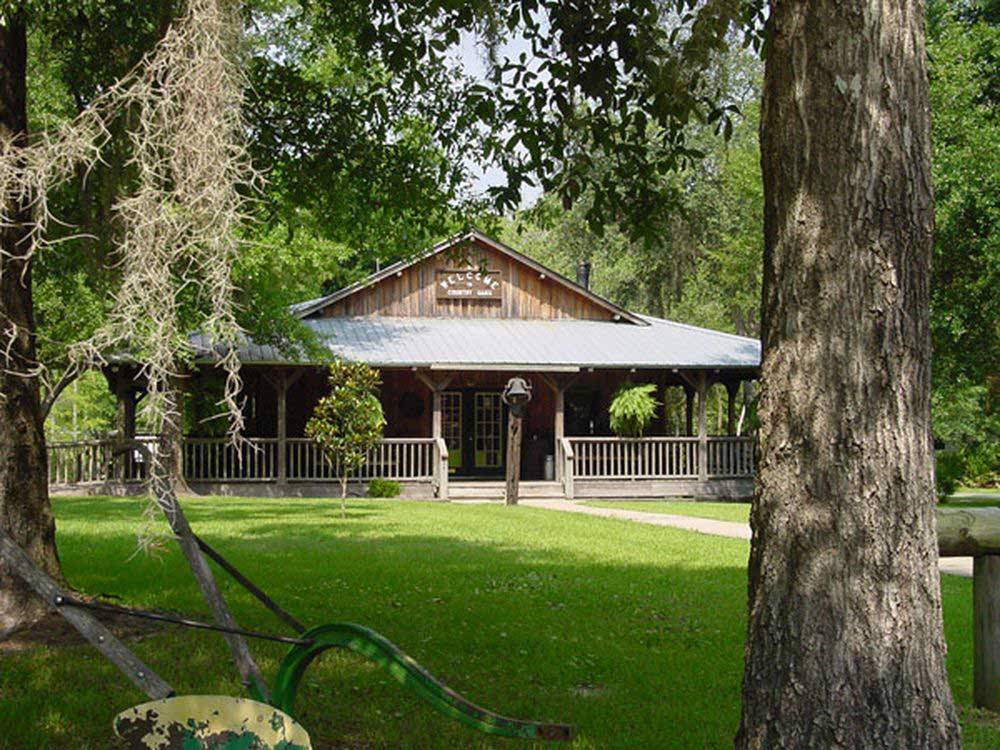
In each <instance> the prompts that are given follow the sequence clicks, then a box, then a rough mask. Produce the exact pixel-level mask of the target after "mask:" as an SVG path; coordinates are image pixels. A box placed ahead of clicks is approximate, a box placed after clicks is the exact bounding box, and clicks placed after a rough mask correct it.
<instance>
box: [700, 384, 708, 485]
mask: <svg viewBox="0 0 1000 750" xmlns="http://www.w3.org/2000/svg"><path fill="white" fill-rule="evenodd" d="M707 401H708V378H706V377H705V373H704V372H702V373H700V374H699V376H698V481H699V482H707V481H708V419H707V415H706V409H707V406H708V404H707Z"/></svg>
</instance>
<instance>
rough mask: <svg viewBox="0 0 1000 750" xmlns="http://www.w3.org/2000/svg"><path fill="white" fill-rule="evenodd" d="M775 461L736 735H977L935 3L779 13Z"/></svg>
mask: <svg viewBox="0 0 1000 750" xmlns="http://www.w3.org/2000/svg"><path fill="white" fill-rule="evenodd" d="M768 26H769V28H768V41H767V44H768V47H767V49H768V53H767V60H766V67H765V82H764V105H763V116H762V123H761V154H762V165H763V175H764V191H765V257H764V266H765V267H764V294H763V304H762V316H763V319H762V337H763V344H764V358H763V377H762V388H761V398H760V419H761V429H760V454H761V460H760V465H759V474H758V479H757V488H756V493H755V498H754V504H753V511H752V514H751V524H752V527H753V534H754V536H753V543H752V546H751V554H750V568H749V599H750V601H749V621H748V633H747V648H746V656H745V674H744V681H743V714H742V721H741V726H740V730H739V734H738V736H737V738H736V747H737V748H778V747H780V748H792V749H794V748H847V747H850V748H855V747H856V748H862V747H863V748H907V749H909V750H913V749H916V748H958V747H959V746H960V743H959V729H958V723H957V720H956V715H955V710H954V706H953V703H952V697H951V693H950V690H949V686H948V681H947V675H946V672H945V643H944V637H943V632H942V622H941V596H940V580H939V574H938V570H937V567H936V561H937V542H936V538H935V527H934V485H933V481H932V446H931V434H930V408H929V388H930V368H929V359H930V336H929V324H928V317H929V313H928V277H929V273H928V272H929V264H930V255H931V242H932V231H933V204H932V199H933V196H932V190H931V184H930V144H929V124H928V102H927V74H926V66H925V52H924V38H923V5H922V3H921V2H920V1H919V0H862V1H860V2H855V3H851V4H843V3H834V2H829V1H828V0H825V1H824V0H816V1H814V2H809V3H806V2H778V1H777V0H773V1H772V3H771V7H770V16H769V19H768Z"/></svg>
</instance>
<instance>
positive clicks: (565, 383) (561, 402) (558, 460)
mask: <svg viewBox="0 0 1000 750" xmlns="http://www.w3.org/2000/svg"><path fill="white" fill-rule="evenodd" d="M541 378H542V382H544V383H545V384H546V385H547V386H548V387H549V388H551V389H552V395H553V399H554V401H555V409H554V415H553V419H552V442H553V445H552V452H553V458H554V459H555V464H556V465H555V480H556V481H557V482H562V481H563V478H564V477H565V470H566V466H565V463H566V461H565V457H564V456H563V455H562V439H563V438H564V437H566V390H567V389H568V388H569V387H570V385H572V384H573V381H574V380H576V378H575V377H570V378H559V377H556V376H554V375H547V374H545V373H541Z"/></svg>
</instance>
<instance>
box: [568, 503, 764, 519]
mask: <svg viewBox="0 0 1000 750" xmlns="http://www.w3.org/2000/svg"><path fill="white" fill-rule="evenodd" d="M586 504H587V505H595V506H597V507H599V508H618V509H620V510H638V511H642V512H643V513H669V514H672V515H677V516H694V517H696V518H712V519H714V520H716V521H735V522H737V523H748V522H749V518H750V504H749V503H708V502H694V501H691V500H627V501H617V500H606V501H601V500H598V501H595V502H588V503H586Z"/></svg>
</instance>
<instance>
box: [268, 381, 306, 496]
mask: <svg viewBox="0 0 1000 750" xmlns="http://www.w3.org/2000/svg"><path fill="white" fill-rule="evenodd" d="M303 374H304V371H303V370H297V371H295V372H293V373H292V374H291V375H289V374H288V372H287V371H285V370H281V371H280V372H279V373H278V376H277V378H274V377H271V376H265V377H266V378H267V379H268V380H269V381H270V382H271V385H273V386H274V390H275V393H276V394H277V397H278V424H277V438H278V445H277V449H278V456H277V461H276V463H277V467H276V468H277V470H278V477H277V481H278V484H279V485H284V484H286V483H287V482H288V389H289V388H291V387H292V385H293V384H294V383H295V381H297V380H298V379H299V378H301V377H302V375H303Z"/></svg>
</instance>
